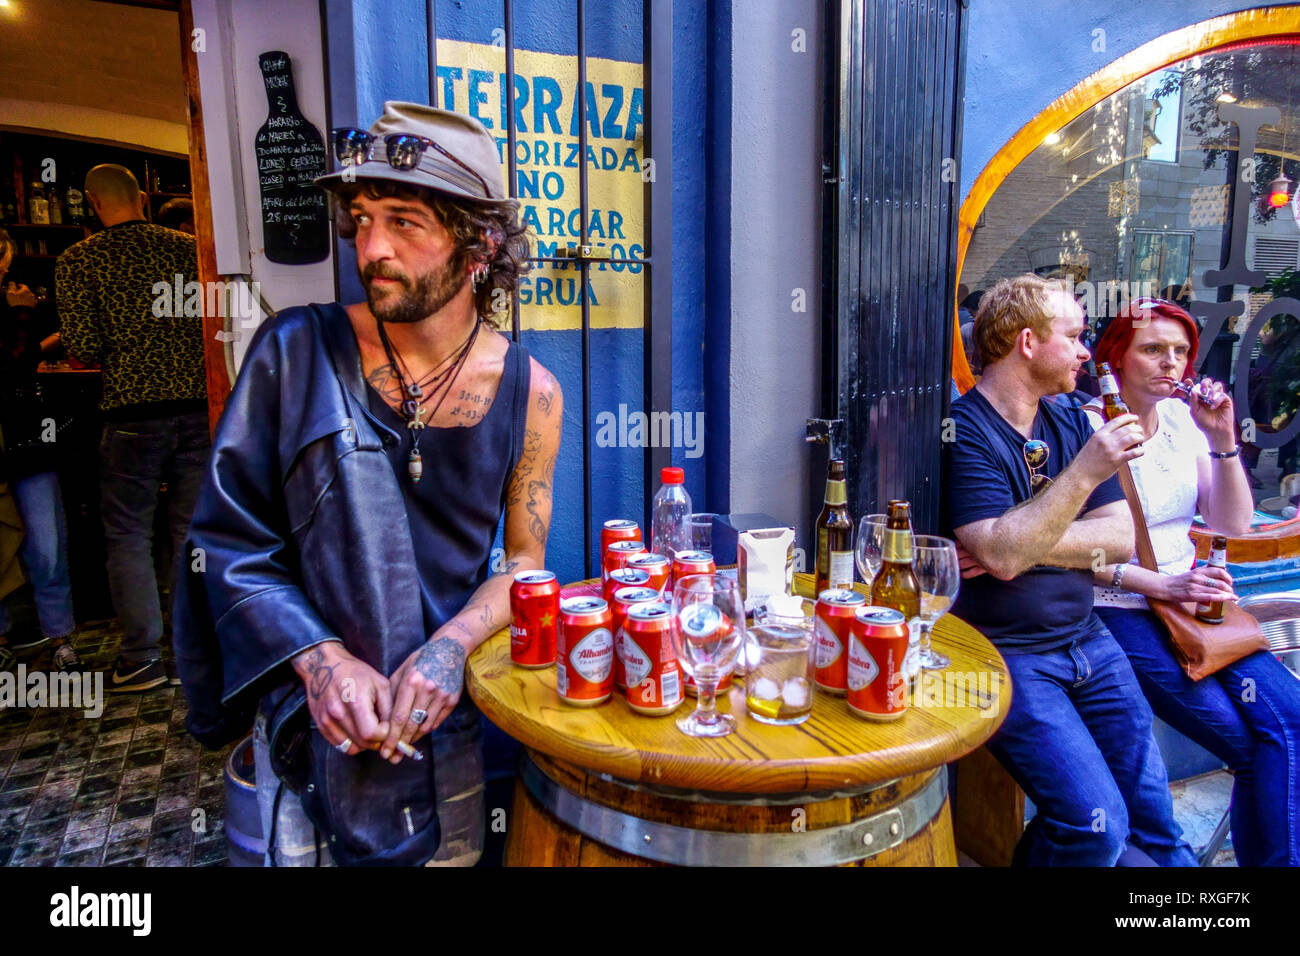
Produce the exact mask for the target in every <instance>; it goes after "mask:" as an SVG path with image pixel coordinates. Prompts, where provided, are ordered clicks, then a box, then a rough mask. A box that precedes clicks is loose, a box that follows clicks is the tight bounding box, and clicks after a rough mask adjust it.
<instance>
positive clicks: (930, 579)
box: [912, 534, 961, 670]
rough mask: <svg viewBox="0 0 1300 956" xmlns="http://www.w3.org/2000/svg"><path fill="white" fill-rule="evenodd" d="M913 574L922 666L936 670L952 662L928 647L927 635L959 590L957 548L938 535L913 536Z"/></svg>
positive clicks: (959, 575)
mask: <svg viewBox="0 0 1300 956" xmlns="http://www.w3.org/2000/svg"><path fill="white" fill-rule="evenodd" d="M912 570H913V572H914V573H915V574H916V581H917V584H919V585H920V588H921V654H920V662H921V666H922V667H923V668H925V669H926V670H939V669H941V668H944V667H947V666H948V665H949V664H950V663H952V662H951V661H949V660H948V658H946V657H944V656H943V655H942V654H940V653H938V652H937V651H935V650H934V648H933V647H931V646H930V631H931V629H932V628H933V627H934V622H935V621H937V620H939V618H941V617H943V616H944V614H946V613H947V612H948V608H950V607H952V603H953V601H955V600H956V599H957V591H958V589H959V588H960V587H961V566H960V564H959V563H958V561H957V545H956V544H954V543H953V542H952V541H950V540H949V539H948V538H941V537H939V536H938V535H933V534H918V535H913V536H912Z"/></svg>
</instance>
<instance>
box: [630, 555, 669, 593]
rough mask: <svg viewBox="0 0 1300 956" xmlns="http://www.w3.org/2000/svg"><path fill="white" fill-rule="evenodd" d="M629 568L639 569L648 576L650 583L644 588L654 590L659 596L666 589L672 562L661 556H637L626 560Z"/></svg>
mask: <svg viewBox="0 0 1300 956" xmlns="http://www.w3.org/2000/svg"><path fill="white" fill-rule="evenodd" d="M627 566H628V567H629V568H639V569H640V570H642V571H646V572H648V573H649V574H650V583H649V584H647V585H646V587H650V588H654V589H655V590H656V591H658V592H659V593H660V594H663V593H664V589H665V588H667V587H668V578H669V576H670V575H671V574H672V571H673V566H672V562H670V561H669V560H668V558H666V557H665V556H664V555H662V554H648V553H647V554H638V555H637V556H636V557H634V558H628V561H627Z"/></svg>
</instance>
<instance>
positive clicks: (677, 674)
mask: <svg viewBox="0 0 1300 956" xmlns="http://www.w3.org/2000/svg"><path fill="white" fill-rule="evenodd" d="M672 628H673V612H672V608H670V607H669V606H668V605H667V604H664V603H663V602H654V603H650V604H634V605H633V606H632V607H630V608H628V611H627V620H625V621H624V622H623V630H622V632H621V636H620V637H619V640H618V652H619V656H620V657H621V658H622V660H623V666H624V668H625V669H626V672H627V705H628V706H629V707H631V708H632V709H633V710H635V711H636V712H637V713H639V714H652V715H657V714H670V713H672V712H673V711H674V710H676V709H677V708H678V707H679V706H681V703H682V700H683V699H684V698H683V696H682V671H681V667H680V665H679V664H678V663H677V655H676V653H674V651H673V638H672Z"/></svg>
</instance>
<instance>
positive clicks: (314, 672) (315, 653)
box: [306, 647, 338, 700]
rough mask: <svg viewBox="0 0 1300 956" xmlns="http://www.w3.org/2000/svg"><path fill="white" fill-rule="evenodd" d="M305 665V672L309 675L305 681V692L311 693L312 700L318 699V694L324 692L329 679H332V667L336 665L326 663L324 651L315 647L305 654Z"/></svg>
mask: <svg viewBox="0 0 1300 956" xmlns="http://www.w3.org/2000/svg"><path fill="white" fill-rule="evenodd" d="M306 666H307V673H308V674H310V675H311V679H310V680H309V681H307V693H308V694H310V695H311V698H312V700H319V699H320V695H321V694H323V693H325V690H326V688H328V687H329V685H330V681H332V680H333V679H334V668H336V667H338V665H337V664H330V665H326V663H325V654H324V652H323V651H321V649H320V648H319V647H316V648H313V649H312V652H311V654H309V655H308V656H307V665H306Z"/></svg>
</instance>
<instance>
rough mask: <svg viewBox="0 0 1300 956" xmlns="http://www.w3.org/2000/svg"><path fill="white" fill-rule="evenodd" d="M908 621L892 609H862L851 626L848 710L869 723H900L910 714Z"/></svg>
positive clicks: (855, 613)
mask: <svg viewBox="0 0 1300 956" xmlns="http://www.w3.org/2000/svg"><path fill="white" fill-rule="evenodd" d="M909 637H910V634H909V631H908V628H907V618H905V617H903V615H902V613H901V612H899V611H895V610H894V609H893V608H892V607H860V608H858V609H857V611H855V612H854V615H853V624H852V625H851V626H850V627H849V655H848V656H849V662H848V676H847V684H848V702H849V710H851V711H853V713H855V714H857V715H858V716H859V717H866V718H867V719H868V720H897V719H898V718H899V717H901V716H903V714H904V713H905V712H906V711H907V679H906V678H905V677H904V676H903V658H904V657H906V656H907V644H908V639H909Z"/></svg>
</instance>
